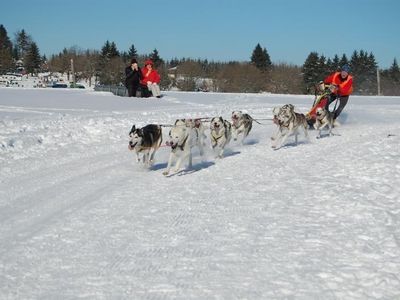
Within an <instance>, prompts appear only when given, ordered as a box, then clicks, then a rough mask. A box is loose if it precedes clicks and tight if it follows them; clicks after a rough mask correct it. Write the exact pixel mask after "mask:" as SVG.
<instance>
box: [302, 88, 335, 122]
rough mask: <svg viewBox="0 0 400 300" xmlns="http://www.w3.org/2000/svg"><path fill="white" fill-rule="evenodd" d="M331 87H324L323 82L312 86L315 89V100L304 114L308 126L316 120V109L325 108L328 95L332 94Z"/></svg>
mask: <svg viewBox="0 0 400 300" xmlns="http://www.w3.org/2000/svg"><path fill="white" fill-rule="evenodd" d="M332 88H333V87H332V86H331V85H325V84H324V83H323V82H320V83H318V84H316V85H315V86H314V89H315V93H314V94H315V98H314V103H313V105H312V107H311V109H310V111H309V112H308V113H306V119H307V123H308V124H309V125H310V126H313V124H314V123H315V121H316V118H317V109H318V108H320V107H321V108H322V107H327V105H328V101H329V95H330V94H331V92H332Z"/></svg>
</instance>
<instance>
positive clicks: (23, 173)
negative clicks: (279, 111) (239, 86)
mask: <svg viewBox="0 0 400 300" xmlns="http://www.w3.org/2000/svg"><path fill="white" fill-rule="evenodd" d="M164 95H165V96H164V97H163V98H162V99H135V98H121V97H116V96H113V95H111V94H109V93H96V92H93V91H88V90H61V89H31V90H29V89H25V90H24V89H8V88H1V89H0V170H1V172H0V299H324V300H327V299H328V300H329V299H400V199H399V198H400V98H399V97H357V96H352V97H351V98H350V101H349V104H348V106H347V107H346V108H345V111H344V112H343V114H342V115H341V116H340V122H341V126H340V127H337V128H334V133H335V134H336V135H335V136H333V137H325V138H321V139H318V140H317V139H316V138H315V136H316V132H315V131H310V139H309V141H307V140H305V139H304V137H303V136H300V143H299V144H298V145H295V144H294V143H293V139H289V140H288V144H287V145H286V146H285V147H283V148H282V149H279V150H277V151H273V150H272V149H271V143H270V137H271V135H272V134H273V132H274V131H275V125H273V124H272V122H271V121H267V120H264V121H260V122H262V123H263V125H259V124H254V126H253V130H252V132H251V133H250V135H249V138H248V139H247V141H246V142H245V144H244V145H241V144H235V143H231V144H230V146H229V149H227V155H226V157H225V158H223V159H219V160H215V159H214V158H213V155H212V152H211V150H210V149H208V151H207V154H206V160H205V161H201V159H200V157H199V155H198V153H196V152H195V153H194V157H193V159H194V161H193V162H194V165H193V168H192V169H190V170H186V171H185V172H182V173H179V174H178V175H175V176H171V177H165V176H163V175H162V172H163V170H164V169H165V167H166V163H167V160H168V154H169V149H168V148H167V147H162V148H161V149H160V150H159V152H158V153H157V154H156V162H155V164H154V165H153V167H152V168H151V169H150V170H148V169H146V168H144V167H143V166H141V165H138V164H137V163H136V162H135V160H134V154H133V153H132V152H129V151H128V132H129V130H130V128H131V126H132V124H136V125H137V126H143V125H145V124H148V123H159V124H171V123H173V121H174V120H175V119H176V118H185V117H192V118H193V117H212V116H220V115H221V116H223V117H225V118H229V117H230V114H231V112H232V111H233V110H237V109H240V110H243V111H246V112H248V113H249V114H250V115H252V116H253V117H254V118H256V119H264V118H271V111H272V108H273V107H275V106H280V105H283V104H286V103H292V104H294V105H295V106H296V109H297V111H299V112H303V113H305V112H306V111H307V110H308V109H309V108H310V107H311V104H312V101H313V96H294V95H286V96H285V95H269V94H214V93H179V92H166V93H164ZM167 134H168V128H165V131H164V132H163V136H164V140H165V139H166V137H167ZM207 134H208V132H207Z"/></svg>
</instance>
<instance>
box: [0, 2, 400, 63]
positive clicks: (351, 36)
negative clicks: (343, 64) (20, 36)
mask: <svg viewBox="0 0 400 300" xmlns="http://www.w3.org/2000/svg"><path fill="white" fill-rule="evenodd" d="M399 12H400V1H399V0H334V1H329V2H328V1H324V0H230V1H229V0H201V1H200V0H151V1H134V0H131V1H129V0H114V1H102V0H80V1H77V0H69V1H55V0H51V1H50V0H36V1H32V0H20V1H2V2H1V4H0V24H3V25H4V27H5V28H6V30H7V32H8V35H9V37H10V38H11V39H12V40H13V39H14V34H15V32H17V31H18V30H21V29H25V31H26V32H27V33H28V34H30V35H31V36H32V38H33V40H34V41H35V42H36V43H37V45H38V46H39V49H40V52H41V54H46V55H47V56H50V55H51V54H57V53H59V52H60V51H62V49H63V48H64V47H66V48H69V47H72V46H78V47H79V48H81V49H98V50H100V49H101V47H102V46H103V45H104V43H105V41H106V40H109V41H114V42H115V43H116V45H117V47H118V50H121V51H125V50H128V49H129V47H130V46H131V45H132V44H134V45H135V48H136V49H137V50H138V52H139V53H140V54H149V53H150V52H152V51H153V49H157V50H158V52H159V54H160V56H161V57H162V58H163V59H167V60H169V59H171V58H174V57H177V58H182V57H191V58H203V59H205V58H207V59H208V60H216V61H230V60H239V61H246V60H249V59H250V56H251V53H252V51H253V49H254V47H255V46H256V44H257V43H260V45H261V46H262V47H263V48H264V47H265V48H266V49H267V51H268V53H269V55H270V57H271V60H272V62H274V63H279V62H285V63H291V64H297V65H302V64H303V63H304V61H305V59H306V58H307V56H308V55H309V53H310V52H311V51H316V52H318V53H319V54H323V55H325V56H326V57H333V56H334V55H335V54H338V55H339V56H341V55H342V54H346V55H347V56H348V57H349V58H350V56H351V54H352V53H353V51H354V50H357V51H359V50H365V51H367V52H368V53H369V52H372V53H373V54H374V55H375V58H376V60H377V62H378V65H379V67H381V68H388V67H389V66H390V65H391V64H392V63H393V59H394V58H396V59H397V61H398V62H399V60H400V15H399Z"/></svg>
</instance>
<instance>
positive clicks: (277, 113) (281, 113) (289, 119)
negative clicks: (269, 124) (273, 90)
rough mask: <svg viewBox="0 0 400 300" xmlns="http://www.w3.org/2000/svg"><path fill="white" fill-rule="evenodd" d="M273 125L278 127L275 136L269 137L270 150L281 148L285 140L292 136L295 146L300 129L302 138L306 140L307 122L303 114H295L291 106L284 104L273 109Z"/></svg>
mask: <svg viewBox="0 0 400 300" xmlns="http://www.w3.org/2000/svg"><path fill="white" fill-rule="evenodd" d="M273 114H274V119H273V120H274V123H275V124H276V125H277V126H278V131H277V132H276V134H275V136H273V137H271V140H272V148H273V149H275V150H276V149H279V148H281V147H282V146H283V145H284V144H285V142H286V140H287V138H288V137H289V136H291V135H293V134H294V136H295V143H296V144H297V136H298V133H299V132H298V131H299V129H300V128H302V129H303V132H304V136H305V137H306V138H307V139H308V131H307V127H308V124H307V120H306V117H305V115H304V114H301V113H296V112H295V111H294V106H293V105H292V104H286V105H284V106H282V107H280V108H274V110H273Z"/></svg>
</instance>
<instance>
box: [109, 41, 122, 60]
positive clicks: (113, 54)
mask: <svg viewBox="0 0 400 300" xmlns="http://www.w3.org/2000/svg"><path fill="white" fill-rule="evenodd" d="M117 56H120V55H119V51H118V49H117V45H116V44H115V43H114V42H111V44H110V58H113V57H117Z"/></svg>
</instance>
